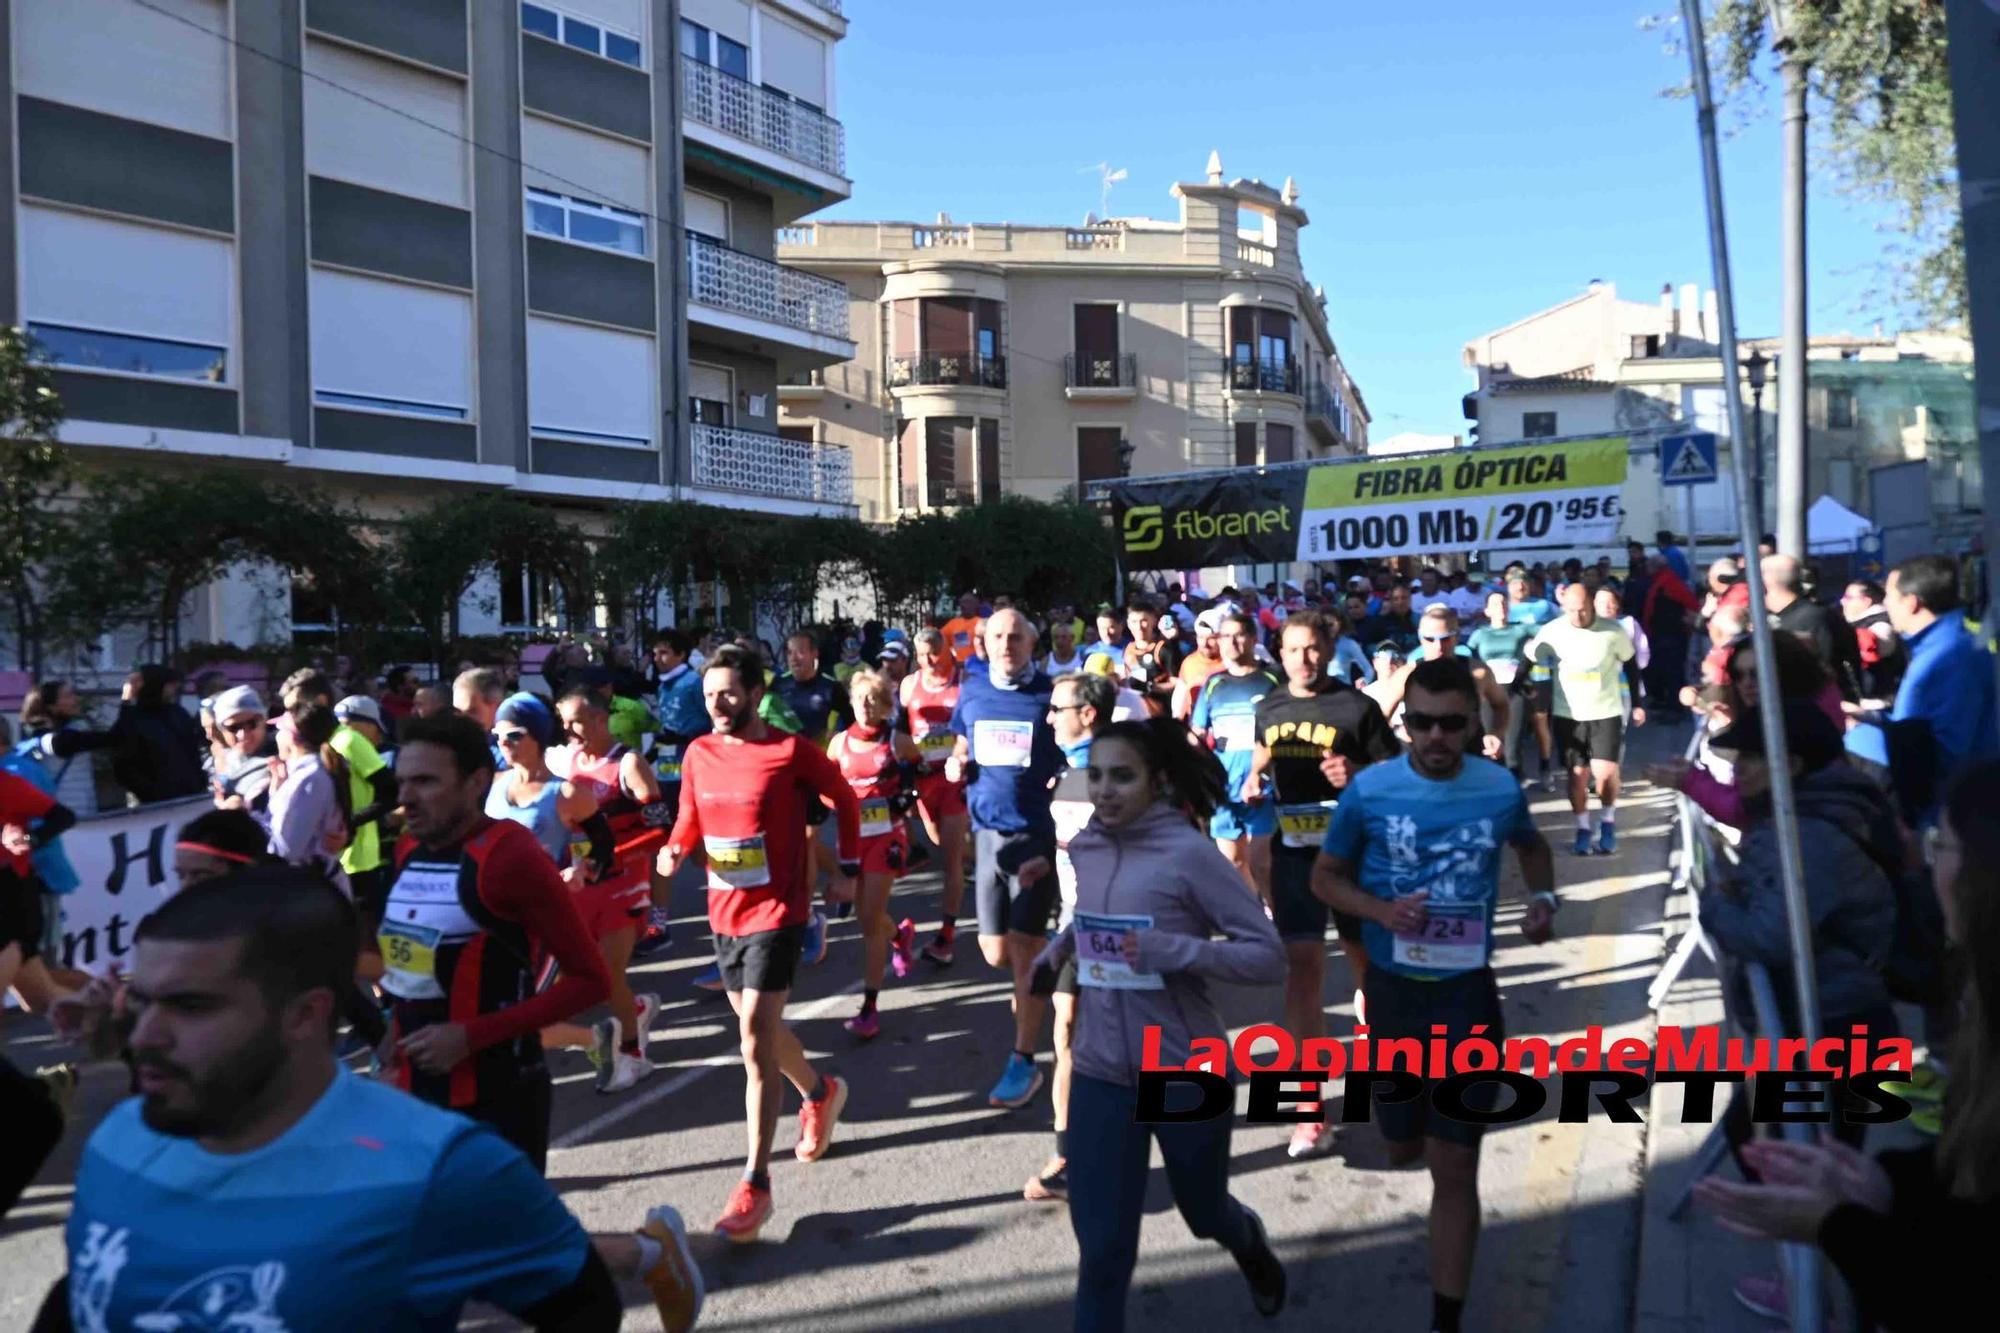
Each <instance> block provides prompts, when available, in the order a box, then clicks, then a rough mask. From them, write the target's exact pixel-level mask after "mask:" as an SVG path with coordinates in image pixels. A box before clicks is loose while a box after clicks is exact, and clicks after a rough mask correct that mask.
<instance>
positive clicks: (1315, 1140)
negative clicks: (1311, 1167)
mask: <svg viewBox="0 0 2000 1333" xmlns="http://www.w3.org/2000/svg"><path fill="white" fill-rule="evenodd" d="M1332 1151H1333V1126H1332V1125H1330V1124H1328V1123H1327V1122H1326V1121H1325V1120H1302V1121H1300V1122H1299V1123H1298V1124H1296V1125H1293V1126H1292V1141H1291V1142H1290V1143H1288V1144H1286V1145H1285V1156H1287V1157H1289V1158H1291V1159H1293V1160H1294V1161H1299V1160H1302V1159H1304V1158H1307V1157H1324V1156H1326V1155H1327V1154H1328V1153H1330V1152H1332Z"/></svg>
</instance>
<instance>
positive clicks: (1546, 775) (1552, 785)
mask: <svg viewBox="0 0 2000 1333" xmlns="http://www.w3.org/2000/svg"><path fill="white" fill-rule="evenodd" d="M1555 789H1556V774H1555V770H1554V769H1552V768H1544V769H1542V790H1543V791H1549V792H1552V791H1554V790H1555Z"/></svg>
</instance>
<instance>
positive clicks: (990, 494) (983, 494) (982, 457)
mask: <svg viewBox="0 0 2000 1333" xmlns="http://www.w3.org/2000/svg"><path fill="white" fill-rule="evenodd" d="M999 498H1000V423H999V422H998V421H996V420H994V419H993V418H992V417H981V418H980V419H979V501H980V503H981V504H991V503H992V502H993V501H995V500H998V499H999Z"/></svg>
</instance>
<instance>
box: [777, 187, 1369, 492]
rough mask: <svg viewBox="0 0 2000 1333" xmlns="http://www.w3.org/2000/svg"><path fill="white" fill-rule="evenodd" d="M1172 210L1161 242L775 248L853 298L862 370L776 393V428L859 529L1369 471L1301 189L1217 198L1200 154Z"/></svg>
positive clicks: (1136, 220) (925, 229) (815, 233)
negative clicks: (829, 473)
mask: <svg viewBox="0 0 2000 1333" xmlns="http://www.w3.org/2000/svg"><path fill="white" fill-rule="evenodd" d="M1172 196H1173V198H1174V199H1175V200H1176V201H1177V202H1178V204H1179V207H1180V216H1179V218H1178V219H1177V220H1174V221H1161V220H1156V219H1153V218H1147V217H1105V218H1100V217H1097V216H1095V215H1092V216H1089V217H1086V218H1085V219H1084V220H1083V222H1082V223H1081V224H1080V225H1064V224H1060V223H1042V224H1031V225H1023V224H1020V223H985V222H969V223H967V222H956V221H953V220H952V219H951V218H950V217H949V216H948V215H946V214H943V213H940V214H938V215H937V217H936V219H935V220H934V221H930V222H893V221H884V222H848V221H840V222H814V223H810V224H806V225H800V226H793V227H788V228H785V229H783V230H782V231H780V233H779V246H778V254H779V257H780V258H781V259H782V260H783V261H784V262H785V263H786V264H788V265H790V266H793V267H796V268H799V269H803V270H806V271H807V272H810V273H813V274H817V275H823V276H824V277H826V278H830V279H837V280H838V281H839V282H841V283H844V284H845V286H846V290H847V293H848V300H849V305H850V308H851V311H852V316H851V320H850V323H851V327H852V330H853V337H854V340H855V347H856V352H855V355H854V357H853V359H851V360H848V361H846V362H844V363H843V364H839V365H835V366H831V367H829V368H826V369H824V370H820V371H817V372H812V373H802V374H800V375H799V376H798V377H797V378H796V379H795V380H793V381H792V382H788V383H786V384H784V385H781V386H780V388H779V396H780V399H781V402H782V405H783V415H782V420H783V426H782V427H781V428H782V429H784V430H786V431H788V432H790V431H794V430H796V431H797V432H798V434H799V436H800V438H801V439H807V438H810V439H814V440H816V441H818V442H819V443H820V444H822V445H835V446H839V447H841V448H843V449H845V450H847V451H849V452H850V453H851V454H852V456H853V458H854V467H855V500H856V503H857V504H858V505H859V508H860V512H861V515H862V517H864V518H869V519H877V520H884V521H886V520H892V519H895V518H896V517H898V516H900V515H903V514H909V513H919V512H924V511H929V510H934V509H938V508H940V507H944V506H950V505H962V504H974V503H983V502H985V501H988V500H991V499H993V498H994V497H995V496H997V495H1000V494H1010V495H1011V494H1019V495H1026V496H1031V497H1035V498H1039V499H1055V498H1058V497H1060V496H1062V495H1064V494H1066V493H1067V494H1075V495H1082V494H1084V493H1085V489H1086V488H1087V487H1088V486H1089V485H1090V483H1092V482H1095V481H1102V480H1107V479H1111V478H1116V477H1119V476H1123V475H1131V476H1147V475H1159V474H1168V473H1180V472H1186V471H1190V470H1203V469H1223V468H1232V467H1240V466H1251V467H1254V466H1258V465H1262V464H1269V463H1286V462H1294V461H1299V460H1309V459H1315V458H1344V457H1354V456H1359V455H1361V454H1364V453H1365V452H1366V451H1367V446H1368V410H1367V407H1366V405H1365V403H1364V401H1363V399H1362V396H1361V391H1360V389H1359V388H1358V387H1356V385H1355V382H1354V379H1353V377H1352V375H1351V374H1350V373H1349V371H1348V369H1347V366H1346V364H1345V362H1344V361H1343V360H1342V357H1341V354H1340V351H1339V349H1338V348H1337V347H1336V345H1335V342H1334V338H1333V334H1332V331H1331V328H1330V325H1329V320H1328V314H1327V306H1326V296H1325V292H1324V290H1323V289H1322V288H1320V287H1317V286H1315V285H1314V284H1312V283H1311V282H1310V281H1308V279H1307V276H1306V273H1305V269H1304V267H1303V265H1302V263H1301V261H1300V257H1299V231H1300V229H1301V228H1302V227H1304V226H1305V225H1306V224H1307V217H1306V212H1305V210H1304V208H1302V207H1301V206H1300V191H1299V188H1298V186H1297V185H1296V184H1295V183H1294V182H1292V181H1291V180H1287V181H1286V182H1285V183H1284V185H1283V186H1282V187H1274V186H1271V185H1266V184H1264V183H1263V182H1262V181H1257V180H1243V179H1233V180H1232V179H1227V178H1226V177H1225V175H1224V172H1223V168H1222V162H1221V160H1220V158H1219V157H1218V156H1216V155H1213V154H1211V155H1210V158H1209V161H1208V164H1207V170H1206V173H1205V175H1204V177H1203V178H1202V179H1199V180H1194V181H1183V182H1181V183H1179V184H1176V185H1174V186H1173V187H1172Z"/></svg>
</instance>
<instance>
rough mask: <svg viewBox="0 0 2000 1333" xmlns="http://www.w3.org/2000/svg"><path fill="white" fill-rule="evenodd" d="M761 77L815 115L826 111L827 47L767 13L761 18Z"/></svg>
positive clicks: (759, 70) (759, 28) (769, 85)
mask: <svg viewBox="0 0 2000 1333" xmlns="http://www.w3.org/2000/svg"><path fill="white" fill-rule="evenodd" d="M757 39H758V41H759V42H761V43H762V45H761V46H760V47H759V48H758V56H759V57H760V59H759V60H758V70H757V77H758V79H759V80H761V81H762V83H763V85H764V86H765V87H766V88H768V89H770V90H771V91H773V92H777V93H783V94H784V95H785V96H786V97H788V98H790V99H791V100H792V101H794V102H797V103H799V104H800V105H801V106H807V107H811V108H812V109H813V110H814V111H820V110H823V109H824V108H825V107H826V43H825V42H823V41H821V40H820V39H819V38H818V37H815V36H813V34H811V33H809V32H807V31H806V30H805V29H804V28H801V27H799V26H797V25H796V24H793V23H789V22H787V21H786V20H784V19H782V18H780V17H778V15H777V14H775V13H773V12H772V11H771V10H769V9H766V10H764V12H763V13H762V14H761V15H760V16H759V27H758V34H757Z"/></svg>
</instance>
